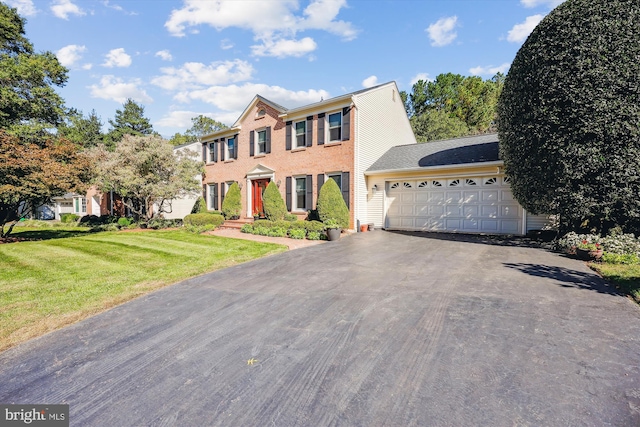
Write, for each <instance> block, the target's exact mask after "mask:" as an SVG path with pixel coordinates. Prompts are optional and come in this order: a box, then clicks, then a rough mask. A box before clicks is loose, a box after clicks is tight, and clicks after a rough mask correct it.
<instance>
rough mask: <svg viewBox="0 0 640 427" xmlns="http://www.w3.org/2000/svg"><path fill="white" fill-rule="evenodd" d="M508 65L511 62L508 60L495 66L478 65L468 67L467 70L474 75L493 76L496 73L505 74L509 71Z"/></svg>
mask: <svg viewBox="0 0 640 427" xmlns="http://www.w3.org/2000/svg"><path fill="white" fill-rule="evenodd" d="M510 66H511V64H510V63H508V62H505V63H504V64H502V65H498V66H497V67H494V66H493V65H489V66H487V67H483V66H481V65H478V66H477V67H473V68H470V69H469V72H470V73H471V74H472V75H474V76H494V75H495V74H497V73H502V74H505V73H506V72H507V71H509V67H510Z"/></svg>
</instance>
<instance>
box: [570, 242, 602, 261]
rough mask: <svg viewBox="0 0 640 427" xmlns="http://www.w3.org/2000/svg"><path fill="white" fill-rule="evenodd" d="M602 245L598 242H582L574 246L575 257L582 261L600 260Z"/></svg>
mask: <svg viewBox="0 0 640 427" xmlns="http://www.w3.org/2000/svg"><path fill="white" fill-rule="evenodd" d="M602 254H603V249H602V245H601V244H600V243H598V242H596V243H589V241H587V240H583V241H581V242H580V243H578V245H577V246H576V256H577V257H578V258H579V259H581V260H584V261H591V260H596V261H597V260H599V259H601V258H602Z"/></svg>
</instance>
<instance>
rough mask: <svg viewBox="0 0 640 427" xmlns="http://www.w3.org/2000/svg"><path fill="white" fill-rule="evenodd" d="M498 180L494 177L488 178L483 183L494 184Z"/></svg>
mask: <svg viewBox="0 0 640 427" xmlns="http://www.w3.org/2000/svg"><path fill="white" fill-rule="evenodd" d="M497 182H498V180H497V179H496V178H488V179H486V180H485V181H484V185H494V184H495V183H497Z"/></svg>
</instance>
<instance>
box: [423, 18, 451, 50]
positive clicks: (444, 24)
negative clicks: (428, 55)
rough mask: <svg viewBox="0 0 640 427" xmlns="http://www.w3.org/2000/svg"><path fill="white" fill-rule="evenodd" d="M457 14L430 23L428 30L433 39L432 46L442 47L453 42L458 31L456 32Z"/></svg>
mask: <svg viewBox="0 0 640 427" xmlns="http://www.w3.org/2000/svg"><path fill="white" fill-rule="evenodd" d="M457 23H458V17H457V16H449V17H448V18H440V19H438V20H437V21H436V22H435V23H433V24H431V25H429V27H428V28H427V29H426V31H427V32H428V33H429V38H430V39H431V46H436V47H441V46H446V45H448V44H450V43H451V42H453V41H454V40H455V39H456V37H457V36H458V33H456V32H455V28H456V24H457Z"/></svg>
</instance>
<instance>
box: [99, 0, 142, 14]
mask: <svg viewBox="0 0 640 427" xmlns="http://www.w3.org/2000/svg"><path fill="white" fill-rule="evenodd" d="M102 4H103V5H104V6H105V7H108V8H109V9H113V10H117V11H118V12H122V13H124V14H125V15H137V14H138V13H137V12H128V11H126V10H124V8H123V7H122V6H120V5H119V4H111V2H110V1H109V0H103V1H102Z"/></svg>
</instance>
